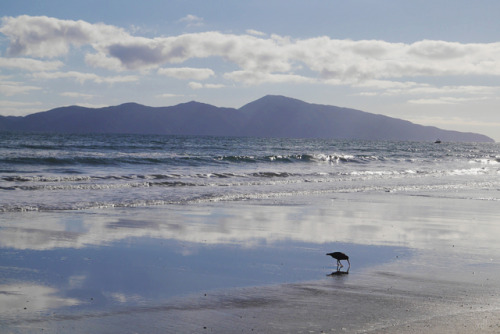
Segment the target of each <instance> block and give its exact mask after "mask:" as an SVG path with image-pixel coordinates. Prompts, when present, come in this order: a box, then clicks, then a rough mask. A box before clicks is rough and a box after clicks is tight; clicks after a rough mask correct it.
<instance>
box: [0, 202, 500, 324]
mask: <svg viewBox="0 0 500 334" xmlns="http://www.w3.org/2000/svg"><path fill="white" fill-rule="evenodd" d="M290 202H293V203H291V204H290ZM287 203H288V205H280V203H273V205H267V203H263V202H244V203H215V204H206V205H197V206H169V207H168V208H165V207H157V208H148V209H142V208H136V209H134V208H129V209H126V210H121V209H117V210H102V211H96V212H85V213H79V212H59V213H57V214H55V213H50V212H47V213H43V212H39V213H26V214H25V215H23V216H22V217H21V219H20V215H19V214H17V216H16V217H17V218H16V219H12V220H9V219H3V220H1V221H0V247H1V249H2V250H3V251H2V253H0V257H1V258H2V265H3V267H2V271H3V274H2V275H3V277H4V278H5V279H6V280H7V281H8V283H7V284H5V285H3V286H0V304H1V305H9V307H10V308H7V306H2V307H3V308H0V317H1V318H3V319H9V318H11V320H12V318H17V317H19V315H14V314H13V313H10V311H9V309H10V310H24V307H27V306H25V304H26V301H27V300H30V306H29V307H30V308H29V309H28V310H32V311H33V312H42V313H43V312H48V311H54V310H58V311H57V314H59V315H61V314H64V313H65V312H66V313H68V312H69V313H74V312H76V311H75V310H76V309H78V310H80V311H78V312H88V311H89V310H91V311H92V312H94V311H97V310H99V312H102V311H104V310H105V312H109V311H110V310H111V309H113V310H116V308H118V309H119V308H120V307H121V306H126V307H128V308H129V307H146V306H147V307H154V305H155V304H160V305H161V304H162V303H164V302H165V301H166V300H168V299H170V298H172V296H178V295H182V294H189V293H193V292H197V293H202V292H203V291H211V289H220V288H230V287H244V286H258V285H265V284H276V283H290V282H300V281H304V280H314V279H321V278H323V279H324V278H325V275H326V274H327V273H330V272H331V271H332V270H333V267H334V263H332V262H331V259H327V258H326V257H325V255H324V254H325V253H326V251H335V250H344V251H346V252H348V254H349V255H350V256H351V259H353V261H352V262H353V267H352V268H351V273H350V275H348V276H349V277H346V279H347V280H349V279H350V276H353V275H351V274H354V275H358V274H360V273H361V270H362V269H363V268H369V267H372V268H378V269H375V270H378V272H380V271H382V272H383V271H384V270H388V271H391V270H396V271H397V270H398V269H395V267H396V266H399V267H400V268H401V267H404V268H407V269H409V270H414V269H412V268H414V267H415V265H420V266H431V267H429V268H433V270H434V269H436V266H435V264H433V263H431V264H428V263H427V262H426V261H427V260H429V259H430V258H429V255H430V254H431V253H432V252H434V251H438V250H439V251H444V253H443V254H444V255H443V256H444V258H446V261H448V262H449V263H450V262H453V261H455V264H456V262H458V261H460V259H461V256H462V255H463V254H464V252H465V251H467V252H469V253H468V254H469V258H467V259H465V261H466V263H468V264H470V263H473V262H474V261H481V260H479V259H482V258H483V257H482V256H483V255H485V254H486V255H488V257H487V258H492V257H495V256H496V255H495V253H496V251H497V250H498V245H497V241H496V239H495V236H497V235H499V232H500V227H498V226H497V224H495V219H496V214H497V211H496V210H497V209H496V206H495V203H491V202H488V201H461V200H457V199H446V198H440V199H436V198H426V197H411V196H401V195H398V194H394V195H393V194H387V196H380V195H378V196H373V197H371V196H370V195H363V196H361V195H358V194H344V195H336V196H335V197H332V198H318V199H314V200H311V199H307V200H306V199H296V200H294V201H291V200H290V199H287ZM3 217H4V218H8V217H7V215H4V216H3ZM471 221H473V222H474V223H473V224H471ZM338 248H341V249H338ZM409 254H410V255H409ZM471 254H472V255H471ZM408 255H409V256H408ZM476 255H481V256H476ZM398 256H399V257H398ZM409 257H413V258H412V260H411V263H410V262H409V261H407V262H408V263H407V264H405V265H403V266H402V265H401V261H403V262H404V258H406V259H408V258H409ZM432 260H433V261H436V262H441V263H442V261H443V260H442V259H441V260H440V259H432ZM495 261H496V260H495ZM495 263H496V262H495ZM391 265H393V266H392V267H391ZM433 265H434V267H432V266H433ZM405 266H406V267H405ZM462 269H463V265H462V266H459V267H458V269H457V270H459V271H460V270H462ZM405 270H406V269H405ZM425 272H426V274H428V273H431V271H425ZM432 274H433V275H436V274H435V272H433V273H432ZM358 276H360V275H358ZM358 279H359V277H358ZM369 279H371V277H369ZM31 303H33V304H31ZM148 305H149V306H148ZM70 308H72V309H73V311H68V309H70ZM61 310H62V312H61ZM64 310H66V311H64ZM113 312H115V311H113ZM117 312H120V311H117ZM26 314H27V315H26V316H28V317H29V314H31V313H28V312H26ZM61 316H63V315H61ZM22 317H23V313H21V319H22ZM21 322H22V320H21Z"/></svg>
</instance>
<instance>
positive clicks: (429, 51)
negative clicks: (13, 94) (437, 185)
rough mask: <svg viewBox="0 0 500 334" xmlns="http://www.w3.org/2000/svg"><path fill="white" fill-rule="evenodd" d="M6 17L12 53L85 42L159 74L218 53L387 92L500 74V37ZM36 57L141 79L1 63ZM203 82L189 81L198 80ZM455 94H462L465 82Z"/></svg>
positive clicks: (242, 69)
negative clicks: (182, 28)
mask: <svg viewBox="0 0 500 334" xmlns="http://www.w3.org/2000/svg"><path fill="white" fill-rule="evenodd" d="M180 21H181V22H184V23H188V24H197V23H198V24H199V23H200V22H203V20H202V19H201V18H199V17H197V16H195V15H188V16H186V17H184V18H183V19H181V20H180ZM2 23H3V25H2V27H1V28H0V32H1V33H3V34H4V35H5V36H6V37H7V38H8V40H9V41H10V44H9V47H8V50H7V53H8V54H9V55H10V56H12V57H17V56H20V57H22V56H30V57H34V58H54V57H61V56H64V55H66V54H68V52H69V50H70V49H71V48H72V47H74V48H79V47H82V50H84V52H86V54H85V61H86V63H87V64H88V65H90V66H94V67H100V68H105V69H108V70H113V71H123V70H132V71H147V70H151V69H155V70H157V73H158V74H161V75H167V76H172V77H176V78H180V79H186V80H196V81H199V80H205V79H207V78H209V77H212V76H215V75H216V73H215V72H214V71H213V70H212V69H207V68H205V69H194V68H189V67H178V68H162V67H163V66H165V65H166V64H181V63H184V62H187V61H189V60H193V59H200V58H214V57H215V58H220V59H222V60H224V61H225V62H226V63H230V64H232V65H235V66H236V67H237V68H236V69H234V70H232V71H231V72H227V73H221V74H220V75H222V76H223V77H224V78H226V79H228V80H232V81H235V82H241V83H244V84H252V85H257V84H263V83H283V82H294V83H324V84H329V85H353V86H357V87H361V86H362V85H372V87H373V89H376V88H375V86H376V85H379V86H380V87H382V86H384V85H385V86H386V87H385V88H380V87H379V89H384V90H385V93H386V94H398V93H400V92H406V93H412V92H413V93H424V92H425V91H426V90H433V89H435V87H426V86H425V84H416V83H414V82H413V83H411V81H408V82H403V83H397V82H398V80H402V79H403V78H404V79H405V80H408V79H411V78H417V77H428V76H435V77H436V76H482V75H488V76H500V43H457V42H446V41H431V40H423V41H417V42H415V43H411V44H408V43H391V42H386V41H380V40H358V41H354V40H339V39H332V38H330V37H327V36H322V37H314V38H307V39H292V38H290V37H283V36H278V35H271V36H270V37H266V35H265V34H263V33H261V32H258V31H255V30H247V34H243V35H236V34H228V33H221V32H216V31H209V32H201V33H192V34H181V35H177V36H169V37H157V38H146V37H141V36H132V35H131V34H130V33H128V32H126V31H125V30H124V29H121V28H118V27H115V26H111V25H105V24H91V23H88V22H85V21H72V20H60V19H56V18H50V17H44V16H41V17H32V16H26V15H23V16H19V17H4V18H3V19H2ZM84 46H85V48H84ZM13 59H14V58H13ZM23 59H24V60H23ZM30 61H31V64H32V65H33V66H34V67H38V69H37V70H38V71H42V73H41V74H36V77H37V78H62V77H66V78H68V77H71V78H74V79H76V80H78V81H80V82H85V81H87V80H92V81H94V82H110V83H112V82H129V81H134V80H137V79H138V78H137V77H134V76H117V77H109V78H104V77H100V76H97V75H95V74H87V73H79V72H71V71H70V72H50V71H55V70H57V69H59V68H60V67H61V63H60V62H59V61H53V62H42V61H39V60H34V59H30V60H28V59H27V58H22V59H21V60H18V63H16V61H14V60H5V58H3V59H0V66H2V62H3V66H11V67H16V68H23V69H24V68H26V69H28V68H29V63H30ZM47 67H48V68H47ZM199 85H200V84H199V83H193V84H190V86H192V87H199ZM398 85H399V86H398ZM389 86H392V87H391V88H389ZM205 87H207V86H205ZM463 88H464V89H466V90H468V93H469V94H470V93H471V90H470V89H475V88H472V87H471V86H463ZM443 89H444V88H443ZM443 89H442V90H443ZM446 89H449V88H446ZM456 94H459V92H458V90H457V92H456ZM478 94H489V93H488V92H487V90H486V89H483V90H481V89H479V91H478Z"/></svg>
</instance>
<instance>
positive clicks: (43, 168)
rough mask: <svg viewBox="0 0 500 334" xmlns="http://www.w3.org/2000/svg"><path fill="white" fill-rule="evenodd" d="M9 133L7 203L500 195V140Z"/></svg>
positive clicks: (15, 208)
mask: <svg viewBox="0 0 500 334" xmlns="http://www.w3.org/2000/svg"><path fill="white" fill-rule="evenodd" d="M0 142H1V147H0V191H1V202H0V212H25V211H60V210H84V209H95V208H116V207H150V206H168V205H169V204H188V203H190V204H196V203H202V202H214V201H244V200H248V199H279V198H283V197H288V196H293V195H296V194H302V195H307V194H332V193H341V192H344V193H345V192H380V191H386V192H397V191H401V192H413V193H419V192H422V191H424V192H425V191H427V190H441V191H444V192H448V191H450V190H453V189H469V190H470V191H471V196H479V197H481V199H484V200H498V199H499V197H500V196H499V194H498V192H497V191H495V192H489V191H488V190H489V189H498V187H499V183H500V181H499V178H498V175H499V170H500V146H499V145H498V144H485V143H478V144H471V143H442V144H434V143H432V142H430V143H419V142H368V141H336V140H323V139H265V138H219V137H176V136H149V135H148V136H141V135H63V134H5V133H4V134H2V135H1V136H0ZM484 189H486V190H485V191H480V190H484Z"/></svg>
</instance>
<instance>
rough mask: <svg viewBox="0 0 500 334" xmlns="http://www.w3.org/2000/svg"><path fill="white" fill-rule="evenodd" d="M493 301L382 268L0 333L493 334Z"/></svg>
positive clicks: (476, 288) (468, 289)
mask: <svg viewBox="0 0 500 334" xmlns="http://www.w3.org/2000/svg"><path fill="white" fill-rule="evenodd" d="M351 281H354V282H351ZM402 287H406V288H405V289H402ZM498 299H499V298H498V292H496V291H494V290H493V289H492V288H491V287H487V286H484V285H476V284H471V283H457V282H448V281H438V280H431V279H426V278H422V277H414V276H406V277H405V276H396V275H387V273H385V272H382V273H372V275H371V276H370V277H368V276H365V277H362V278H361V279H354V280H351V279H347V277H346V276H345V275H343V276H341V277H331V279H325V280H321V281H315V282H306V283H299V284H286V285H279V286H267V287H258V288H244V289H234V290H224V291H215V292H209V293H207V294H202V295H199V296H192V297H190V298H183V299H178V300H175V301H170V302H169V303H166V304H162V305H155V306H151V305H149V306H143V307H131V308H121V309H116V310H107V311H104V312H90V313H85V314H65V315H57V314H55V315H51V316H48V317H43V318H33V319H30V320H28V319H24V320H23V321H20V322H15V321H14V322H12V323H10V324H8V326H7V327H4V329H6V331H5V332H6V333H33V332H37V330H38V331H41V330H43V331H44V332H50V333H55V332H61V333H63V332H68V331H71V332H72V333H118V332H119V333H252V332H253V333H498V332H499V331H500V308H499V305H498ZM5 325H6V324H4V325H3V326H5Z"/></svg>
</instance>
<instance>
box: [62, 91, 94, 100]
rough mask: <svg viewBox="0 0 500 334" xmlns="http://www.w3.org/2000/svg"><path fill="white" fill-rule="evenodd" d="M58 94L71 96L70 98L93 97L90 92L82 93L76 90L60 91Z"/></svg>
mask: <svg viewBox="0 0 500 334" xmlns="http://www.w3.org/2000/svg"><path fill="white" fill-rule="evenodd" d="M59 95H61V96H65V97H71V98H84V99H90V98H92V97H94V96H93V95H90V94H84V93H78V92H62V93H60V94H59Z"/></svg>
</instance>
